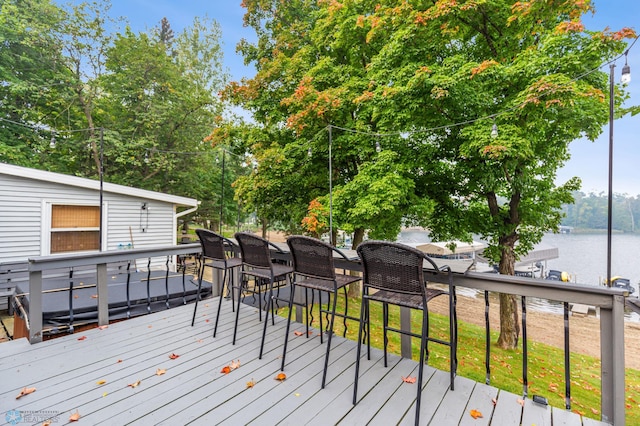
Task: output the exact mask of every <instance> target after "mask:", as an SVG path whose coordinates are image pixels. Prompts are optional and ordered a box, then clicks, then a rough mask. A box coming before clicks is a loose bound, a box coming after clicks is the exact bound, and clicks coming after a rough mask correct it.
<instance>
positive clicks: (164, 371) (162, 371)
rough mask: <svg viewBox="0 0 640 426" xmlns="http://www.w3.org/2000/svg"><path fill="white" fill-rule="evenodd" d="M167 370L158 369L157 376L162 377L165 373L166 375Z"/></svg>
mask: <svg viewBox="0 0 640 426" xmlns="http://www.w3.org/2000/svg"><path fill="white" fill-rule="evenodd" d="M166 372H167V370H165V369H163V368H158V369H157V370H156V376H162V375H163V374H164V373H166Z"/></svg>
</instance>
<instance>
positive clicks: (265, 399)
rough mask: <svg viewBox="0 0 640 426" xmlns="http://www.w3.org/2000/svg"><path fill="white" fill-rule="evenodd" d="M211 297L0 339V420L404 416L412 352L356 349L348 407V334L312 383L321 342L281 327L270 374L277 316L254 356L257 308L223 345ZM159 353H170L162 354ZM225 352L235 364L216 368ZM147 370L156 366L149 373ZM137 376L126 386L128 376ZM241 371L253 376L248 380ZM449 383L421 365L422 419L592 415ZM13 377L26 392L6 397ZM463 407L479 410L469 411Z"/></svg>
mask: <svg viewBox="0 0 640 426" xmlns="http://www.w3.org/2000/svg"><path fill="white" fill-rule="evenodd" d="M205 305H206V306H205ZM216 308H217V299H210V300H207V301H205V302H203V303H201V304H200V306H199V308H198V310H199V312H198V317H197V319H196V325H195V326H194V327H191V326H190V323H191V315H192V313H193V305H188V306H183V307H179V308H174V309H171V310H168V311H164V312H158V313H154V314H150V315H145V316H142V317H137V318H134V319H130V320H127V321H122V322H118V323H114V324H111V325H110V326H109V327H108V328H105V329H93V330H89V331H86V332H83V333H77V334H74V335H68V336H64V337H60V338H57V339H53V340H49V341H46V342H42V343H38V344H35V345H29V343H28V342H27V341H26V340H25V339H20V340H15V341H11V342H5V343H2V344H0V380H1V383H2V386H1V387H0V424H15V423H10V420H11V419H12V418H11V417H10V415H12V416H14V417H13V419H15V418H16V417H19V416H21V417H22V418H21V420H22V421H28V420H29V419H31V423H32V424H41V423H42V420H44V419H43V417H44V414H46V413H49V416H57V419H54V420H57V421H56V422H55V423H52V424H56V425H58V424H66V423H67V422H68V421H69V417H70V415H71V414H73V413H75V412H76V411H77V412H78V413H79V414H80V416H81V419H80V421H79V422H78V424H86V425H88V424H91V425H97V424H105V425H124V424H136V425H152V424H166V425H183V424H194V425H211V424H228V425H240V424H249V423H251V424H256V425H272V424H283V425H299V424H312V425H329V424H344V425H359V424H363V425H364V424H371V425H390V424H413V422H414V411H415V408H414V405H413V404H414V400H415V386H416V385H415V384H408V383H404V382H403V381H402V380H401V377H402V376H405V377H406V376H416V375H417V369H418V368H417V367H418V364H417V363H416V362H414V361H410V360H407V359H401V358H400V357H394V356H392V357H391V358H390V363H389V367H388V368H384V366H383V363H382V361H381V356H382V352H381V351H378V350H375V351H373V353H372V359H371V361H367V360H366V357H363V361H362V362H361V376H360V382H359V394H360V395H359V397H360V401H359V403H358V404H357V405H356V406H353V405H352V403H351V398H352V392H353V379H354V374H355V367H354V363H355V354H356V346H355V342H353V341H349V340H345V339H343V338H341V337H336V338H335V339H334V343H333V345H332V346H333V347H332V350H331V359H330V363H331V364H330V366H329V372H328V378H327V381H328V384H327V386H326V388H325V389H324V390H322V389H320V382H321V377H322V366H323V360H324V353H325V346H324V345H321V344H320V339H319V337H318V335H317V333H315V336H314V337H313V338H309V339H307V338H305V337H304V336H302V337H296V336H294V335H293V334H292V338H291V339H290V342H289V350H288V353H287V366H286V368H285V373H286V375H287V379H286V380H285V381H283V382H279V381H277V380H275V377H276V375H277V374H278V373H279V368H280V362H281V355H282V344H283V339H284V327H285V325H286V321H284V320H282V319H281V318H276V325H275V326H271V325H269V327H268V335H267V342H266V344H265V355H264V356H263V359H262V360H258V351H259V346H260V336H261V332H262V324H261V323H260V322H259V321H258V315H257V310H256V309H255V308H253V307H249V306H246V305H243V306H242V310H241V314H240V324H239V329H238V336H239V338H238V341H237V342H236V345H235V346H232V345H231V336H232V334H233V319H234V314H233V313H232V311H231V303H228V302H224V303H223V312H222V315H221V322H220V325H219V328H218V337H217V338H216V339H213V338H212V336H211V334H212V330H213V322H214V320H215V316H214V313H215V311H216ZM208 320H210V321H209V322H207V321H208ZM294 326H295V328H294ZM296 329H297V330H303V326H302V325H300V324H292V333H293V331H294V330H296ZM82 336H85V337H86V338H85V339H84V340H79V338H80V337H82ZM325 344H326V342H325ZM170 354H177V355H179V357H178V358H176V359H170V357H169V355H170ZM234 360H235V361H237V360H239V361H240V367H239V368H237V369H235V370H233V371H231V372H230V373H229V374H226V375H225V374H222V373H221V372H220V371H221V369H222V368H223V367H224V366H226V365H229V364H230V363H231V362H232V361H234ZM158 369H164V370H166V373H165V374H162V375H156V372H157V370H158ZM102 380H104V381H105V383H104V384H102V385H99V384H98V382H99V381H102ZM137 381H140V384H139V385H138V386H136V387H135V388H133V387H130V386H128V385H129V384H133V383H135V382H137ZM251 381H252V382H255V385H254V386H253V387H252V388H248V387H247V382H251ZM448 384H449V375H448V373H447V372H445V371H439V370H435V369H433V368H431V367H426V368H425V385H424V391H423V397H422V411H421V423H422V424H425V425H426V424H434V425H457V424H463V425H488V424H491V425H520V424H522V425H532V424H535V425H537V426H542V425H552V424H553V425H565V424H566V425H582V424H584V425H592V424H599V422H595V421H592V420H590V419H586V418H584V419H581V418H580V416H578V415H576V414H573V413H569V412H567V411H565V410H561V409H556V408H553V409H552V408H551V407H542V406H539V405H535V404H533V403H532V402H531V401H530V400H526V401H525V404H524V407H522V406H521V405H520V404H519V403H518V401H517V400H518V399H520V397H519V396H517V395H514V394H511V393H508V392H503V391H498V390H497V389H496V388H493V387H490V386H487V385H485V384H480V383H475V382H473V381H471V380H469V379H465V378H463V377H458V378H456V384H455V391H450V390H449V388H448ZM23 387H35V388H36V391H35V392H33V393H31V394H28V395H26V396H23V397H22V398H20V399H17V400H16V399H15V397H16V395H17V394H18V393H19V392H20V390H21V389H22V388H23ZM492 398H496V399H497V404H496V405H495V406H494V404H493V403H492ZM471 409H475V410H478V411H480V412H481V413H482V414H483V418H479V419H475V420H474V419H473V418H472V417H471V415H470V414H469V412H470V410H471ZM14 410H15V411H14ZM19 424H23V423H19Z"/></svg>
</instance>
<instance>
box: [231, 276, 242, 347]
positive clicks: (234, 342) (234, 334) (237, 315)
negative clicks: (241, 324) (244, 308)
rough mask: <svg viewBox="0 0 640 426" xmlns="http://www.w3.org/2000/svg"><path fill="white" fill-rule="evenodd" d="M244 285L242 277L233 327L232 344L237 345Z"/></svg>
mask: <svg viewBox="0 0 640 426" xmlns="http://www.w3.org/2000/svg"><path fill="white" fill-rule="evenodd" d="M243 284H244V277H242V276H241V277H240V286H239V287H238V289H239V291H238V301H237V304H236V322H235V324H234V326H233V342H232V344H233V345H235V344H236V334H237V332H238V318H239V317H240V300H242V285H243Z"/></svg>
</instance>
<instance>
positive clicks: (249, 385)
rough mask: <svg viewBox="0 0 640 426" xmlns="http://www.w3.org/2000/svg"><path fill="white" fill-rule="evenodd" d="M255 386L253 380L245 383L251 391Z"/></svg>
mask: <svg viewBox="0 0 640 426" xmlns="http://www.w3.org/2000/svg"><path fill="white" fill-rule="evenodd" d="M255 385H256V382H255V381H254V380H253V379H251V380H250V381H248V382H247V388H249V389H251V388H252V387H254V386H255Z"/></svg>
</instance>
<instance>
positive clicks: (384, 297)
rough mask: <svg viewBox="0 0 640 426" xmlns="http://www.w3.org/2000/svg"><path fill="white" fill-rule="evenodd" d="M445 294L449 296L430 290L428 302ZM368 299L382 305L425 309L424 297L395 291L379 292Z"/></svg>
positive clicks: (428, 290) (427, 296) (428, 291)
mask: <svg viewBox="0 0 640 426" xmlns="http://www.w3.org/2000/svg"><path fill="white" fill-rule="evenodd" d="M443 294H449V292H447V291H444V290H437V289H433V288H428V289H427V294H426V298H427V302H429V301H430V300H431V299H433V298H435V297H438V296H441V295H443ZM368 298H369V299H371V300H375V301H378V302H382V303H391V304H392V305H399V306H406V307H407V308H411V309H423V306H422V296H421V295H419V294H402V293H397V292H394V291H387V290H378V291H376V292H375V293H372V294H369V296H368Z"/></svg>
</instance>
